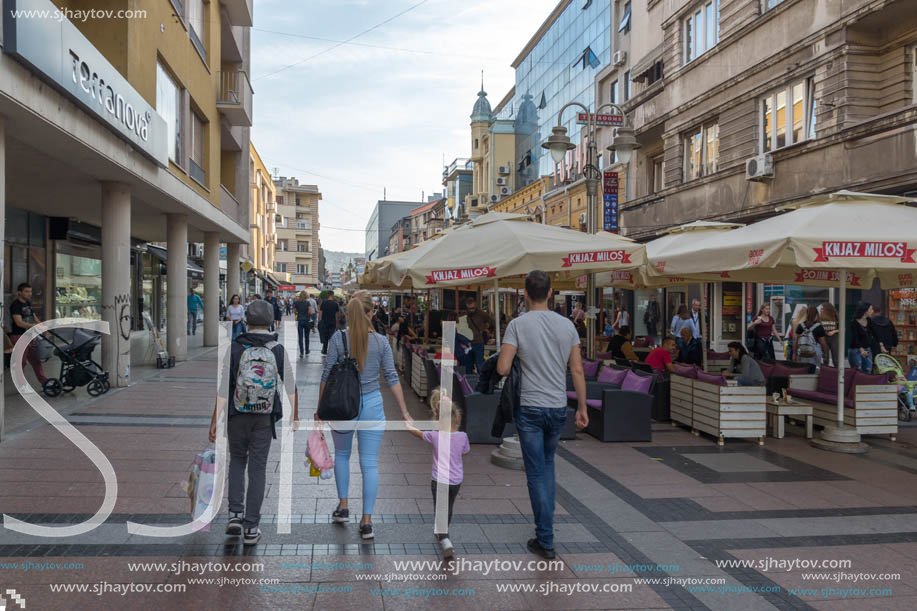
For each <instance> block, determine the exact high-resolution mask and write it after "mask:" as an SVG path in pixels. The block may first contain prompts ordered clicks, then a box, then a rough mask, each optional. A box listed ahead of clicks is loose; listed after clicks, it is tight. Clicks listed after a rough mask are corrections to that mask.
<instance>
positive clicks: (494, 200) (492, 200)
mask: <svg viewBox="0 0 917 611" xmlns="http://www.w3.org/2000/svg"><path fill="white" fill-rule="evenodd" d="M498 201H500V196H499V195H491V196H490V203H492V204H496V203H497V202H498Z"/></svg>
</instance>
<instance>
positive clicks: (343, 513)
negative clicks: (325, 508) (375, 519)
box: [331, 506, 350, 524]
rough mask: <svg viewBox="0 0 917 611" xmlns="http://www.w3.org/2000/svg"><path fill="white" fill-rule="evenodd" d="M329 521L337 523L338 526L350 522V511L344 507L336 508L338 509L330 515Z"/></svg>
mask: <svg viewBox="0 0 917 611" xmlns="http://www.w3.org/2000/svg"><path fill="white" fill-rule="evenodd" d="M331 521H332V522H337V523H338V524H345V523H347V522H350V510H349V509H347V508H346V507H345V508H344V509H341V507H340V506H338V508H337V509H335V510H334V513H332V514H331Z"/></svg>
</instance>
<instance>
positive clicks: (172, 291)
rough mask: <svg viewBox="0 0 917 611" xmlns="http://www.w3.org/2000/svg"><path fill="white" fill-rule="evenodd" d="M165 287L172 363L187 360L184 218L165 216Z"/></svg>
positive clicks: (185, 235) (186, 245) (186, 280)
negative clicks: (166, 244) (166, 251)
mask: <svg viewBox="0 0 917 611" xmlns="http://www.w3.org/2000/svg"><path fill="white" fill-rule="evenodd" d="M166 217H167V230H166V231H167V235H166V240H167V242H168V246H167V248H168V252H169V261H168V276H167V282H168V286H167V288H166V317H167V320H166V335H167V336H168V342H169V344H168V345H169V354H170V355H171V356H174V357H175V360H176V361H185V360H187V359H188V217H187V216H185V215H184V214H167V215H166Z"/></svg>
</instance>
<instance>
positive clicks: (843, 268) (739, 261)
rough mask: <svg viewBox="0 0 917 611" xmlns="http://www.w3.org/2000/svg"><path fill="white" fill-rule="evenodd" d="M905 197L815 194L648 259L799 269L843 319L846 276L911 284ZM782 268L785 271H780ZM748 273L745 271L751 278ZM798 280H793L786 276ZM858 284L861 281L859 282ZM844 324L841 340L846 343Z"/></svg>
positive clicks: (839, 437)
mask: <svg viewBox="0 0 917 611" xmlns="http://www.w3.org/2000/svg"><path fill="white" fill-rule="evenodd" d="M906 201H909V200H908V199H907V198H902V197H894V196H888V195H876V194H872V193H856V192H852V191H840V192H837V193H830V194H825V195H819V196H816V197H813V198H811V199H809V200H805V201H802V202H799V203H796V204H792V205H788V206H783V207H780V208H778V211H783V210H789V211H788V212H786V213H785V214H779V215H777V216H773V217H770V218H767V219H765V220H763V221H759V222H757V223H754V224H752V225H748V226H746V227H743V228H741V229H735V230H732V231H726V232H721V233H717V234H716V235H711V236H709V237H704V238H702V239H700V240H698V241H697V242H696V243H694V244H690V245H684V246H682V247H679V248H673V249H671V250H670V251H669V252H668V253H666V256H665V258H664V259H657V260H655V261H651V262H649V264H648V271H649V273H650V274H660V275H662V274H664V275H675V276H678V275H682V274H695V273H703V272H711V271H720V272H727V273H728V277H730V278H738V279H744V278H745V277H748V279H749V280H752V279H753V280H754V281H755V282H770V281H771V280H768V279H767V278H768V277H769V276H771V275H773V274H780V273H793V274H802V279H803V280H805V279H806V278H807V277H812V278H813V280H812V281H813V282H826V283H827V282H832V281H834V280H835V279H836V281H837V284H838V285H839V287H840V311H841V313H842V314H841V316H842V317H843V313H844V311H845V310H846V299H847V297H846V288H847V284H848V279H849V278H850V275H851V274H853V276H854V277H856V278H859V279H862V281H863V284H862V285H861V286H869V285H868V284H866V282H865V280H866V279H869V280H870V281H871V278H873V277H875V276H877V275H878V277H879V278H880V281H881V282H883V285H884V286H885V287H886V288H889V287H892V286H911V284H906V283H911V282H912V281H913V280H912V278H913V276H914V273H915V272H917V260H915V258H914V254H915V252H917V236H915V228H917V209H915V208H912V207H909V206H904V205H901V204H902V203H904V202H906ZM781 270H783V271H781ZM749 274H750V275H749ZM790 282H791V283H795V280H794V281H790ZM858 282H859V280H858ZM846 328H847V325H846V322H845V321H843V320H842V321H841V325H840V338H839V339H840V345H841V346H845V345H846V344H845V341H846V340H845V335H846ZM838 370H839V371H838V405H837V410H838V413H837V421H838V428H839V429H843V426H844V425H843V420H844V403H843V399H844V359H840V362H839V363H838ZM823 436H824V438H825V439H826V440H832V441H838V442H845V441H848V440H855V441H858V440H859V435H850V434H844V433H840V434H837V433H836V432H835V431H826V432H825V434H824V435H823Z"/></svg>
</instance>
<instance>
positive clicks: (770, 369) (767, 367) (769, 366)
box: [758, 361, 776, 378]
mask: <svg viewBox="0 0 917 611" xmlns="http://www.w3.org/2000/svg"><path fill="white" fill-rule="evenodd" d="M758 367H760V368H761V373H763V374H764V377H765V378H770V377H771V376H772V375H774V368H775V367H776V365H775V364H773V363H764V362H762V361H758Z"/></svg>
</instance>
